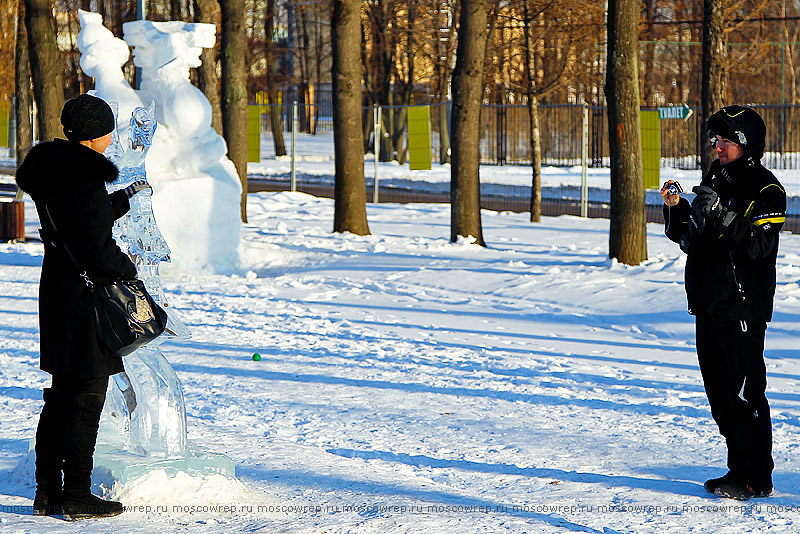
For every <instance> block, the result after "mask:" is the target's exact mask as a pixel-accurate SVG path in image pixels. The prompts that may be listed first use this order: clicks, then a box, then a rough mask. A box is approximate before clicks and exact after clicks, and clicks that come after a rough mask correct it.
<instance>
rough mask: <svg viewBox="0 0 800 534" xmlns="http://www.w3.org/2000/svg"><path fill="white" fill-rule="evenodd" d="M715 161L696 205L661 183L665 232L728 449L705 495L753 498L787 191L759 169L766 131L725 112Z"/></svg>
mask: <svg viewBox="0 0 800 534" xmlns="http://www.w3.org/2000/svg"><path fill="white" fill-rule="evenodd" d="M708 135H709V139H710V141H711V145H712V146H713V147H714V150H715V152H716V154H717V159H716V160H715V161H714V162H713V163H712V164H711V168H710V169H709V172H708V174H706V175H705V176H704V177H703V180H702V182H701V184H700V185H699V186H695V187H694V188H693V189H692V191H693V192H694V193H695V194H696V196H695V198H694V200H693V201H692V203H691V205H690V204H689V202H688V201H687V200H686V199H684V198H681V197H680V196H679V194H677V192H675V191H674V190H673V191H670V185H671V182H667V183H665V184H664V187H663V188H662V190H661V195H662V197H663V199H664V204H665V206H664V220H665V222H666V225H665V232H666V234H667V237H669V238H670V239H671V240H672V241H675V242H676V243H679V244H680V247H681V249H682V250H683V251H684V252H686V253H687V255H688V257H687V260H686V295H687V297H688V302H689V313H691V314H693V315H694V316H695V318H696V337H697V356H698V360H699V363H700V371H701V373H702V375H703V383H704V385H705V389H706V394H707V396H708V401H709V404H710V406H711V414H712V415H713V417H714V420H715V421H716V423H717V425H718V426H719V430H720V433H721V434H722V435H723V436H724V437H725V440H726V442H727V446H728V469H729V471H728V473H727V474H726V475H724V476H722V477H720V478H715V479H711V480H708V481H706V482H705V484H704V487H705V489H706V491H708V492H710V493H715V494H717V495H719V496H721V497H728V498H733V499H738V500H747V499H750V498H753V497H766V496H769V495H770V494H771V493H772V469H773V467H774V464H773V461H772V425H771V422H770V411H769V404H768V402H767V398H766V395H765V390H766V385H767V379H766V366H765V364H764V336H765V333H766V328H767V323H768V322H769V321H770V320H771V319H772V307H773V299H774V296H775V284H776V274H775V262H776V258H777V253H778V236H779V234H780V230H781V227H782V226H783V223H784V220H785V218H786V213H785V212H786V193H785V191H784V189H783V187H782V186H781V184H780V183H779V182H778V180H777V179H776V178H775V176H774V175H773V174H772V173H771V172H770V171H768V170H767V169H765V168H764V167H763V166H762V165H761V161H760V160H761V157H762V156H763V154H764V148H765V139H766V126H765V125H764V121H763V120H762V118H761V116H760V115H759V114H758V113H757V112H756V111H755V110H753V109H751V108H748V107H743V106H726V107H724V108H722V109H720V110H719V111H717V112H716V113H714V114H713V115H712V116H711V117H710V118H709V120H708Z"/></svg>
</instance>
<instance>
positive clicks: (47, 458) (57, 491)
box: [34, 388, 65, 508]
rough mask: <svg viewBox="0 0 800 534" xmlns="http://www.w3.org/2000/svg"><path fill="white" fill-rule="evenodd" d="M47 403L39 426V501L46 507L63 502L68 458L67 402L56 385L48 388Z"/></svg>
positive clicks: (37, 458) (44, 393) (37, 464)
mask: <svg viewBox="0 0 800 534" xmlns="http://www.w3.org/2000/svg"><path fill="white" fill-rule="evenodd" d="M43 397H44V406H43V407H42V412H41V414H40V415H39V424H38V426H37V428H36V447H35V451H36V502H35V503H34V506H35V507H37V506H36V505H37V504H38V505H40V506H38V507H39V508H45V507H47V506H48V503H49V505H50V506H54V505H58V503H60V501H61V484H62V481H61V470H62V464H63V461H64V455H63V452H64V432H65V428H64V415H63V410H62V407H63V403H62V400H61V399H60V398H59V394H58V390H57V389H55V388H44V391H43Z"/></svg>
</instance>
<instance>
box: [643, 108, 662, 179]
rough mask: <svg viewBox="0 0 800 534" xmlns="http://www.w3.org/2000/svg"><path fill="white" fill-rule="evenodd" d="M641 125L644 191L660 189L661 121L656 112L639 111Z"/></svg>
mask: <svg viewBox="0 0 800 534" xmlns="http://www.w3.org/2000/svg"><path fill="white" fill-rule="evenodd" d="M639 113H640V115H639V117H640V120H641V124H642V174H643V175H644V188H645V189H659V188H660V187H661V119H660V118H659V116H658V111H640V112H639Z"/></svg>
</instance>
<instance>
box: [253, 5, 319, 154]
mask: <svg viewBox="0 0 800 534" xmlns="http://www.w3.org/2000/svg"><path fill="white" fill-rule="evenodd" d="M274 30H275V0H267V9H266V16H265V17H264V35H265V36H266V37H265V39H266V40H265V42H264V56H265V59H266V63H267V65H266V84H267V99H268V100H269V106H267V109H269V124H270V127H271V129H272V140H273V144H274V146H275V155H276V156H285V155H286V143H284V141H283V121H282V120H281V106H280V104H278V87H277V85H276V84H275V43H274V41H273V40H272V35H273V33H275V31H274ZM317 61H319V59H317Z"/></svg>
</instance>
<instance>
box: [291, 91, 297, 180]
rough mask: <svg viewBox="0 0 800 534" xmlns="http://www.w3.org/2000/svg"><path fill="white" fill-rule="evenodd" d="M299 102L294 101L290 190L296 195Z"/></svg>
mask: <svg viewBox="0 0 800 534" xmlns="http://www.w3.org/2000/svg"><path fill="white" fill-rule="evenodd" d="M296 137H297V100H294V101H292V183H291V187H290V188H289V190H290V191H291V192H292V193H294V192H296V191H297V170H296V165H295V160H296V159H297V158H296V156H297V152H296V148H297V142H296V141H297V139H296Z"/></svg>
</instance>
